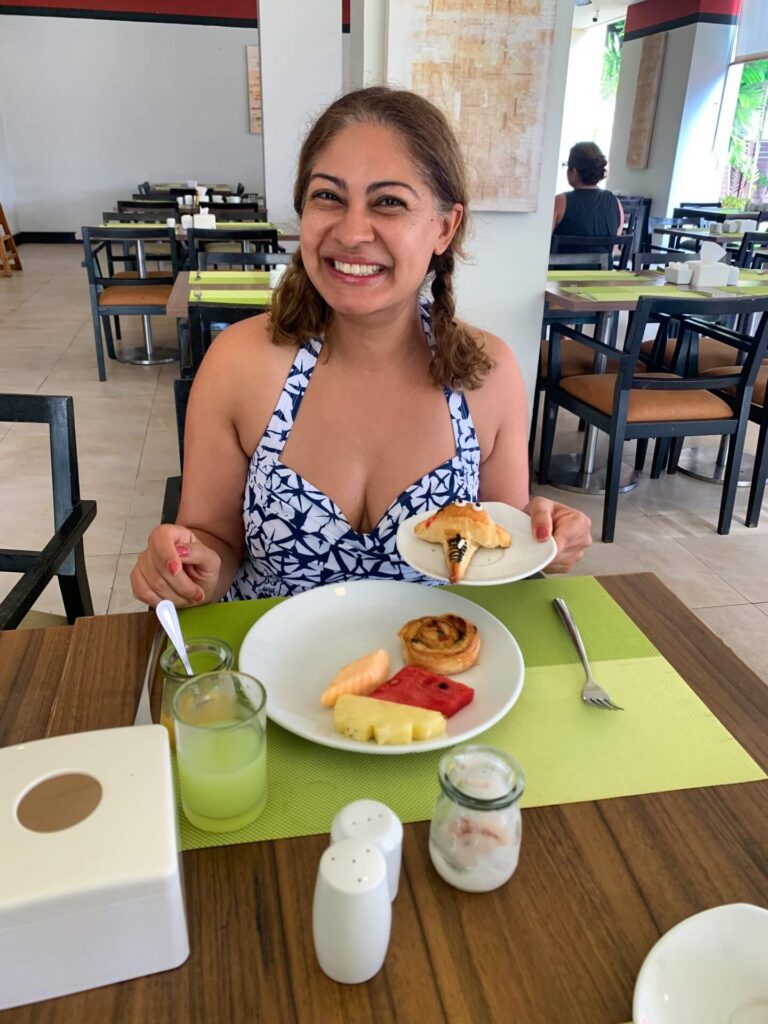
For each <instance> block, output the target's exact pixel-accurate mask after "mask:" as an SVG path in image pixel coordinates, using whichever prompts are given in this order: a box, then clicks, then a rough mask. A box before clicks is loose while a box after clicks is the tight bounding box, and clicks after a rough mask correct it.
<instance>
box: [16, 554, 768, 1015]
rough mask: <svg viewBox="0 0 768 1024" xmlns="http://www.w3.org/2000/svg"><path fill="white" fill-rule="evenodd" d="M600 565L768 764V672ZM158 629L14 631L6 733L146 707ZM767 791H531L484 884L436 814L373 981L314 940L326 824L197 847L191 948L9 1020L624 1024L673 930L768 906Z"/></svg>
mask: <svg viewBox="0 0 768 1024" xmlns="http://www.w3.org/2000/svg"><path fill="white" fill-rule="evenodd" d="M601 583H602V584H603V586H604V587H605V588H606V589H607V590H608V591H609V593H611V594H612V595H613V596H614V598H615V599H616V600H617V601H618V602H619V603H620V604H621V605H622V606H623V607H624V608H625V609H626V610H627V611H628V612H629V613H630V615H631V617H632V618H633V619H634V620H635V622H636V623H637V624H638V625H639V626H640V628H641V629H643V630H644V632H645V633H646V634H647V635H648V636H649V637H650V638H651V639H652V640H653V642H654V643H655V644H656V646H657V647H658V648H659V649H660V651H661V652H662V654H664V656H665V657H666V658H667V659H668V660H669V661H670V662H671V663H672V664H673V665H674V666H675V667H676V668H677V670H678V671H679V672H680V673H681V674H682V675H683V676H684V677H685V678H686V679H687V680H688V682H689V683H690V685H691V686H692V687H693V689H694V690H696V692H697V693H699V695H700V696H701V697H702V698H703V699H704V700H705V702H706V703H707V704H708V705H709V707H710V708H711V709H712V710H713V711H714V712H715V713H716V714H717V716H718V717H719V718H720V720H721V721H722V722H723V723H724V724H725V725H726V727H727V728H728V729H730V730H731V732H732V733H733V734H734V735H735V736H736V737H737V739H739V741H740V742H741V743H742V744H743V745H744V746H745V747H746V748H747V749H748V750H749V751H750V753H751V754H752V755H753V756H754V757H755V758H756V760H758V761H759V762H760V763H761V764H762V766H763V767H766V765H768V689H766V687H765V685H764V684H763V683H762V682H761V681H760V680H759V679H758V678H757V677H756V676H755V675H753V673H752V672H751V671H750V670H749V669H747V668H746V666H744V665H743V664H742V663H741V662H740V661H739V660H738V658H736V656H735V655H734V654H733V653H732V652H731V651H730V650H729V649H728V648H726V647H725V646H724V645H723V644H722V643H720V641H719V640H717V638H715V637H714V636H713V635H712V634H711V633H710V632H709V631H708V630H707V629H706V628H705V627H704V626H703V625H702V623H701V622H700V621H699V620H698V619H696V618H695V617H694V616H693V615H692V614H691V613H690V612H688V611H687V609H686V608H685V607H684V606H683V605H682V604H680V602H679V601H678V600H677V599H676V598H675V597H673V596H672V595H671V594H670V593H669V591H667V590H666V589H665V588H664V587H663V586H662V585H661V583H660V582H659V581H658V580H657V579H656V577H654V576H652V575H650V574H642V575H635V576H623V577H622V576H613V577H604V578H602V579H601ZM519 585H520V586H525V584H524V583H523V584H519ZM154 629H155V620H154V617H153V616H152V615H150V614H138V615H113V616H100V617H96V618H90V619H80V620H78V622H76V623H75V625H74V626H73V627H59V628H54V629H47V630H38V631H29V632H25V631H17V632H9V633H0V707H2V709H3V710H2V714H1V715H0V743H2V744H4V745H5V744H10V743H18V742H23V741H26V740H32V739H36V738H39V737H41V736H53V735H59V734H62V733H69V732H75V731H82V730H86V729H94V728H105V727H109V726H117V725H127V724H130V723H131V722H132V721H133V716H134V713H135V710H136V704H137V701H138V696H139V691H140V685H141V679H142V676H143V672H144V667H145V663H146V658H147V655H148V652H149V647H150V645H151V640H152V636H153V634H154ZM596 713H597V712H596ZM767 799H768V782H758V783H749V784H742V785H732V786H722V787H715V788H711V789H706V790H703V789H700V790H688V791H678V792H669V793H657V794H651V795H648V796H638V797H629V798H621V799H615V800H605V801H595V802H585V803H581V804H568V805H564V806H555V807H543V808H536V809H527V810H525V811H524V812H523V825H524V827H523V848H522V856H521V861H520V866H519V868H518V871H517V873H516V875H515V876H514V878H513V879H512V880H511V882H510V883H509V884H508V885H506V886H505V887H503V888H501V889H499V890H496V892H493V893H488V894H485V895H471V894H467V893H462V892H458V891H457V890H455V889H452V888H451V887H450V886H448V885H446V884H445V883H444V882H443V881H442V880H441V879H440V878H439V877H438V876H437V874H436V873H435V871H434V870H433V868H432V865H431V863H430V860H429V853H428V847H427V838H428V830H429V829H428V824H427V823H426V822H423V823H418V824H415V825H407V826H406V828H405V840H404V863H403V873H402V877H401V884H400V892H399V895H398V897H397V901H396V903H395V905H394V915H393V930H392V940H391V944H390V947H389V953H388V956H387V960H386V962H385V965H384V968H383V969H382V971H381V972H380V973H379V974H378V975H377V976H376V977H375V978H374V979H373V980H372V981H370V982H368V983H367V984H365V985H357V986H342V985H337V984H335V983H334V982H332V981H330V980H329V979H328V978H326V976H325V975H324V974H323V973H322V972H321V971H320V968H319V967H318V965H317V961H316V959H315V955H314V949H313V945H312V935H311V907H312V892H313V887H314V880H315V873H316V870H317V864H318V862H319V859H320V855H321V853H322V851H323V850H324V849H325V847H326V845H327V843H328V836H327V835H325V834H324V835H318V836H309V837H306V838H302V839H289V840H280V841H275V842H263V843H258V844H254V845H240V846H228V847H223V848H218V849H206V850H198V851H194V852H190V853H187V854H185V855H184V870H185V886H186V896H187V909H188V914H189V929H190V943H191V948H192V953H191V956H190V958H189V960H188V961H187V963H186V964H184V965H183V966H182V967H180V968H178V969H177V970H175V971H169V972H165V973H162V974H156V975H150V976H148V977H146V978H140V979H137V980H135V981H128V982H124V983H122V984H120V985H113V986H108V987H106V988H101V989H95V990H93V991H90V992H83V993H79V994H76V995H72V996H67V997H64V998H62V999H58V1000H54V1001H50V1002H48V1003H43V1004H35V1005H32V1006H29V1007H21V1008H19V1009H16V1010H8V1011H6V1012H5V1013H4V1014H3V1022H4V1024H5V1022H6V1021H7V1022H8V1024H11V1022H13V1024H16V1022H22V1021H23V1022H28V1024H40V1022H45V1024H51V1022H78V1024H80V1022H82V1021H98V1022H107V1021H114V1022H118V1021H119V1022H120V1024H122V1022H129V1021H134V1022H137V1024H138V1022H144V1021H151V1022H152V1024H165V1022H168V1024H178V1022H181V1021H184V1022H186V1021H199V1022H201V1024H202V1022H205V1024H212V1022H222V1024H224V1022H226V1024H230V1022H233V1021H243V1022H245V1021H247V1022H249V1024H250V1022H252V1021H256V1020H258V1021H269V1022H271V1021H279V1022H280V1024H288V1022H293V1021H297V1022H301V1024H305V1022H317V1024H328V1022H342V1021H344V1022H355V1024H358V1022H365V1021H375V1022H376V1024H381V1022H390V1021H391V1022H395V1021H396V1022H398V1024H410V1022H412V1021H419V1022H422V1024H431V1022H433V1021H441V1020H446V1021H450V1022H456V1024H466V1022H468V1021H472V1022H473V1024H481V1022H487V1021H499V1022H504V1024H510V1022H513V1021H515V1022H517V1021H520V1022H525V1024H559V1022H561V1021H568V1022H569V1024H579V1022H584V1024H619V1022H622V1021H627V1020H629V1019H630V1016H631V1001H632V991H633V987H634V983H635V979H636V976H637V972H638V970H639V968H640V965H641V963H642V961H643V959H644V958H645V956H646V954H647V952H648V950H649V949H650V948H651V946H652V945H653V943H654V942H655V941H656V940H657V939H658V938H659V936H660V935H661V934H662V933H663V932H665V931H667V930H668V929H669V928H671V927H672V926H673V925H675V924H676V923H677V922H678V921H680V920H682V919H683V918H684V917H687V916H689V915H690V914H694V913H696V912H698V911H700V910H704V909H706V908H708V907H712V906H715V905H718V904H722V903H730V902H741V901H745V902H752V903H762V904H763V905H765V904H768V878H767V877H766V856H765V850H766V848H768V815H766V813H765V812H766V800H767ZM329 827H330V823H329Z"/></svg>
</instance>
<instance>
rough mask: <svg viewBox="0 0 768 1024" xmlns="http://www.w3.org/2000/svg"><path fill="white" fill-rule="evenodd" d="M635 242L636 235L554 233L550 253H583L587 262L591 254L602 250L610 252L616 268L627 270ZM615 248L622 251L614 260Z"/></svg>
mask: <svg viewBox="0 0 768 1024" xmlns="http://www.w3.org/2000/svg"><path fill="white" fill-rule="evenodd" d="M634 243H635V236H634V235H552V241H551V243H550V248H549V251H550V254H555V253H562V252H571V253H577V254H578V253H581V254H583V255H584V256H585V257H586V258H585V260H584V262H585V263H588V262H589V260H588V257H589V256H593V255H594V254H595V253H599V252H601V251H602V252H605V253H608V254H609V256H610V257H611V263H612V265H614V266H615V268H616V270H625V269H626V267H627V264H628V263H629V257H630V256H631V255H632V249H633V246H634ZM615 248H618V249H620V250H621V252H620V253H619V256H618V257H617V258H616V259H615V261H614V258H613V250H614V249H615Z"/></svg>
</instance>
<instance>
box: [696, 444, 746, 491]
mask: <svg viewBox="0 0 768 1024" xmlns="http://www.w3.org/2000/svg"><path fill="white" fill-rule="evenodd" d="M754 468H755V460H754V459H753V457H752V456H751V455H750V454H749V453H748V452H744V453H743V454H742V456H741V466H740V467H739V480H738V484H737V486H738V487H749V485H750V484H751V483H752V471H753V470H754ZM677 469H678V472H679V473H682V474H683V475H684V476H690V477H692V478H693V479H694V480H703V481H704V483H706V484H719V485H720V486H722V483H723V478H724V477H725V459H723V458H721V456H720V454H719V453H718V455H717V456H715V455H713V454H712V452H711V450H710V449H708V448H683V450H682V452H681V453H680V459H679V461H678V463H677Z"/></svg>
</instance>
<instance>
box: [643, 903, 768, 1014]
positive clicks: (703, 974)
mask: <svg viewBox="0 0 768 1024" xmlns="http://www.w3.org/2000/svg"><path fill="white" fill-rule="evenodd" d="M632 1020H633V1021H634V1022H635V1024H768V910H763V909H762V908H761V907H753V906H752V905H751V904H749V903H730V904H728V905H726V906H723V907H714V908H713V909H712V910H705V911H703V912H702V913H701V914H694V915H693V917H689V918H686V920H685V921H681V922H680V924H678V925H675V927H674V928H672V929H671V930H670V931H668V932H667V933H666V935H663V936H662V937H661V938H660V939H659V941H658V942H657V943H656V945H655V946H654V947H653V949H652V950H651V951H650V953H649V954H648V956H647V957H646V958H645V961H644V963H643V966H642V967H641V968H640V973H639V974H638V976H637V983H636V985H635V997H634V1001H633V1003H632Z"/></svg>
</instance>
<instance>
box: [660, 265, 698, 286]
mask: <svg viewBox="0 0 768 1024" xmlns="http://www.w3.org/2000/svg"><path fill="white" fill-rule="evenodd" d="M691 274H692V271H691V266H690V263H668V264H667V267H666V270H665V271H664V277H665V278H666V281H667V283H668V284H690V283H691Z"/></svg>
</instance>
